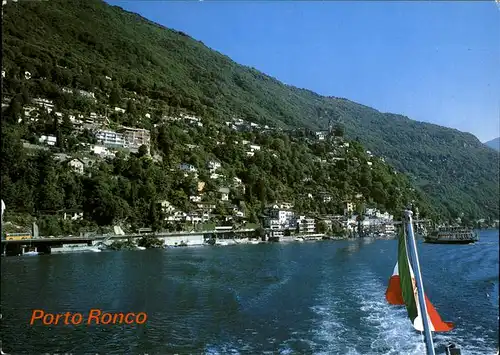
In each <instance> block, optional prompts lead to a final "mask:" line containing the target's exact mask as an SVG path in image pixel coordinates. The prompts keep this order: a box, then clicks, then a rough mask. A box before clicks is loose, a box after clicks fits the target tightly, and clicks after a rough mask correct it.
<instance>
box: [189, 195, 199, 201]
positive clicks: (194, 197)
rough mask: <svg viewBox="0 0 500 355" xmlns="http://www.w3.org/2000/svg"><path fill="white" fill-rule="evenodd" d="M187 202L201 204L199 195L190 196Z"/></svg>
mask: <svg viewBox="0 0 500 355" xmlns="http://www.w3.org/2000/svg"><path fill="white" fill-rule="evenodd" d="M189 200H190V201H192V202H201V196H200V195H191V196H189Z"/></svg>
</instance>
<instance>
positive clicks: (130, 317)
mask: <svg viewBox="0 0 500 355" xmlns="http://www.w3.org/2000/svg"><path fill="white" fill-rule="evenodd" d="M147 319H148V316H147V314H146V313H144V312H139V313H133V312H129V313H121V312H119V313H113V312H103V311H101V310H100V309H91V310H90V311H89V312H88V314H87V315H86V316H85V315H84V314H82V313H78V312H76V313H73V312H65V313H46V312H45V311H43V310H41V309H34V310H33V312H32V314H31V320H30V325H35V324H42V325H108V324H109V325H115V324H129V325H133V324H144V323H146V321H147Z"/></svg>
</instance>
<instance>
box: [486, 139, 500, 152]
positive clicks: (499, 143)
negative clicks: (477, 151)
mask: <svg viewBox="0 0 500 355" xmlns="http://www.w3.org/2000/svg"><path fill="white" fill-rule="evenodd" d="M484 144H486V145H487V146H488V147H490V148H493V149H495V150H496V151H499V152H500V137H498V138H495V139H492V140H491V141H488V142H484Z"/></svg>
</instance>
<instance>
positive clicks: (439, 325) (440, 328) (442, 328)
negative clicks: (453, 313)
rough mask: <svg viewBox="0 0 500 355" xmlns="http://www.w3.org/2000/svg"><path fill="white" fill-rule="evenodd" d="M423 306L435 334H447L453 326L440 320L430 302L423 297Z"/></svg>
mask: <svg viewBox="0 0 500 355" xmlns="http://www.w3.org/2000/svg"><path fill="white" fill-rule="evenodd" d="M425 305H426V307H427V314H428V315H429V318H430V322H431V323H432V326H433V327H434V331H435V332H449V331H450V330H452V329H453V328H454V327H455V325H454V324H453V323H452V322H445V321H443V320H442V319H441V316H440V315H439V313H438V312H437V311H436V308H434V306H433V305H432V303H431V301H429V299H428V298H427V295H426V296H425Z"/></svg>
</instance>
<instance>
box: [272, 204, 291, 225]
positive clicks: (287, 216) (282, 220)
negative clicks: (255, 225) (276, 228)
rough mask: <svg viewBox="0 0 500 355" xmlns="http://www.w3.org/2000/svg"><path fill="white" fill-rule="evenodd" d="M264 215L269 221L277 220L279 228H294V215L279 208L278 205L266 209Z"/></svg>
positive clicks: (287, 210)
mask: <svg viewBox="0 0 500 355" xmlns="http://www.w3.org/2000/svg"><path fill="white" fill-rule="evenodd" d="M266 215H267V217H268V218H270V219H277V220H278V223H279V225H280V226H281V228H294V227H295V225H294V222H295V221H294V213H293V211H292V210H289V209H284V208H280V207H279V206H278V205H273V206H270V207H268V208H267V209H266Z"/></svg>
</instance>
